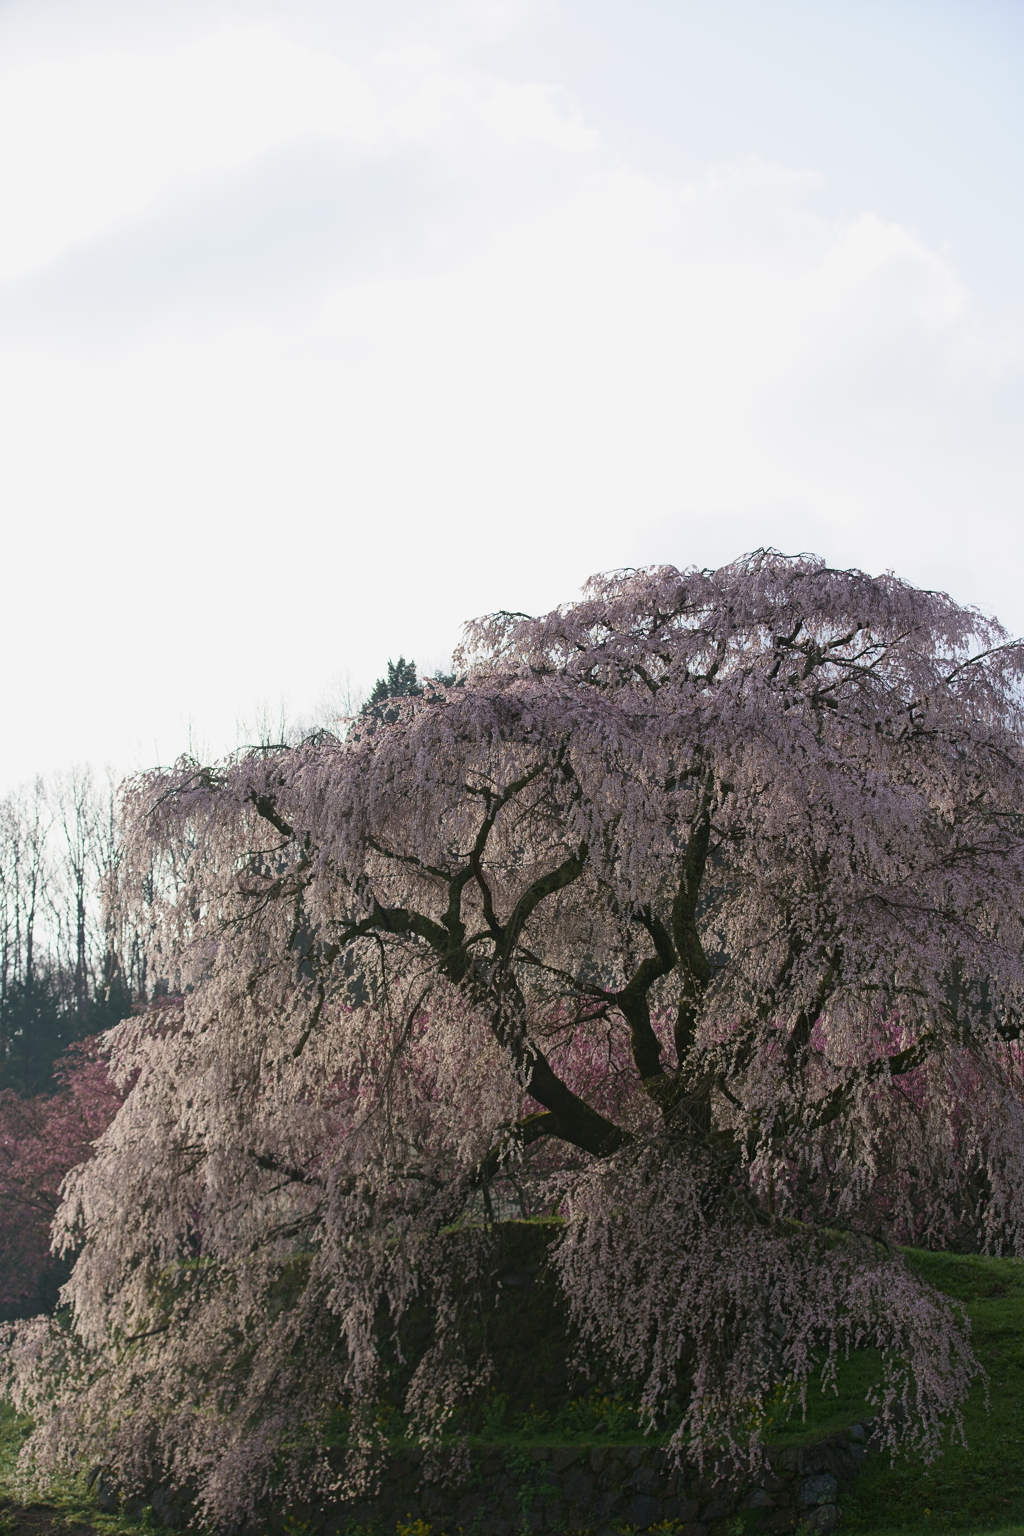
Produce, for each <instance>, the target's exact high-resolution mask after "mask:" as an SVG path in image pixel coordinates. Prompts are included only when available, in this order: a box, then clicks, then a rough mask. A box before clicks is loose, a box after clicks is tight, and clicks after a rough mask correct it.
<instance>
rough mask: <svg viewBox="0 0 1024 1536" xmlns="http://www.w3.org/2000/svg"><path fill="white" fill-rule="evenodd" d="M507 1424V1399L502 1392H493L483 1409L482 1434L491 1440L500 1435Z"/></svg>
mask: <svg viewBox="0 0 1024 1536" xmlns="http://www.w3.org/2000/svg"><path fill="white" fill-rule="evenodd" d="M507 1422H508V1398H507V1397H506V1396H505V1393H504V1392H495V1393H494V1394H493V1396H492V1397H491V1398H490V1400H489V1401H488V1402H486V1403H485V1404H484V1409H483V1433H484V1435H485V1436H486V1437H487V1438H488V1439H489V1440H493V1439H496V1438H497V1437H498V1435H500V1434H501V1432H502V1430H503V1429H505V1427H506V1425H507Z"/></svg>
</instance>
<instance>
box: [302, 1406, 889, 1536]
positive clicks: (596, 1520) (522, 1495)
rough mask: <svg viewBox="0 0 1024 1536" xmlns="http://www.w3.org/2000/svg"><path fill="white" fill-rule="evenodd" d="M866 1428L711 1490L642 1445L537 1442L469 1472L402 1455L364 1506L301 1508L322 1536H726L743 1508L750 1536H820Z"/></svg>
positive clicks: (780, 1455) (835, 1518)
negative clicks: (371, 1535) (753, 1528)
mask: <svg viewBox="0 0 1024 1536" xmlns="http://www.w3.org/2000/svg"><path fill="white" fill-rule="evenodd" d="M867 1439H868V1431H867V1430H866V1429H865V1427H864V1426H863V1425H860V1424H855V1425H853V1427H852V1428H851V1429H850V1430H848V1431H846V1432H845V1433H843V1434H839V1435H833V1436H831V1437H829V1438H828V1439H827V1440H822V1441H820V1442H819V1443H818V1444H816V1445H810V1446H801V1447H786V1448H782V1449H778V1450H773V1451H770V1452H769V1457H768V1460H769V1466H770V1470H769V1471H768V1472H767V1473H766V1474H765V1475H763V1476H762V1477H761V1478H760V1479H758V1481H757V1483H756V1485H755V1486H751V1483H750V1481H749V1479H748V1480H747V1482H746V1483H745V1484H735V1485H728V1484H722V1483H714V1482H712V1481H710V1480H709V1479H706V1478H701V1477H699V1476H697V1475H696V1474H694V1473H688V1472H683V1473H680V1472H678V1471H676V1470H674V1469H673V1467H672V1466H671V1464H670V1462H669V1459H668V1457H667V1456H666V1453H665V1452H664V1451H662V1450H648V1449H647V1448H646V1447H644V1446H636V1445H633V1446H614V1445H608V1446H598V1447H594V1448H591V1449H588V1448H586V1447H580V1446H564V1447H549V1446H536V1447H533V1448H531V1449H530V1450H529V1451H517V1450H511V1451H506V1450H503V1449H502V1448H500V1447H495V1448H494V1449H493V1450H490V1451H486V1452H484V1453H483V1455H482V1457H481V1458H480V1459H478V1460H476V1461H475V1464H474V1466H473V1469H472V1471H471V1473H470V1474H469V1476H468V1477H467V1476H466V1475H465V1474H463V1475H461V1476H459V1475H458V1474H456V1473H455V1472H454V1469H453V1470H452V1472H451V1473H450V1474H449V1475H448V1476H447V1477H446V1476H445V1475H444V1469H443V1468H441V1467H437V1468H435V1469H434V1480H428V1478H426V1477H425V1476H424V1473H425V1471H426V1469H425V1467H424V1466H423V1455H422V1452H415V1451H407V1452H405V1453H404V1454H403V1455H401V1456H398V1457H396V1458H395V1459H394V1460H393V1461H392V1462H391V1464H390V1466H389V1467H388V1468H387V1469H386V1471H385V1474H384V1478H383V1482H382V1484H381V1488H380V1492H379V1494H378V1496H377V1497H376V1498H374V1499H373V1500H367V1501H365V1502H362V1503H359V1504H356V1505H350V1506H348V1507H347V1508H345V1509H344V1510H334V1511H330V1512H328V1511H325V1510H319V1511H313V1510H310V1511H308V1512H303V1514H304V1516H306V1518H307V1524H308V1526H309V1528H311V1529H312V1530H314V1531H322V1532H323V1533H324V1536H347V1533H352V1536H355V1533H356V1532H358V1531H360V1530H362V1531H365V1532H369V1531H374V1532H386V1533H388V1536H390V1533H393V1532H394V1531H395V1530H396V1529H398V1528H399V1527H402V1526H405V1527H407V1528H408V1527H410V1526H415V1524H416V1522H417V1521H421V1522H423V1524H424V1525H426V1526H428V1527H429V1528H430V1530H431V1532H433V1533H436V1536H442V1533H446V1536H457V1533H458V1532H460V1531H461V1532H462V1533H463V1536H520V1533H522V1532H524V1531H528V1532H531V1533H536V1536H563V1533H564V1536H568V1533H578V1536H620V1533H621V1532H622V1531H623V1530H624V1529H629V1528H631V1529H632V1530H634V1531H648V1530H650V1529H651V1528H652V1527H660V1528H661V1529H664V1530H666V1531H677V1532H678V1533H679V1536H731V1533H730V1529H729V1528H730V1527H734V1524H735V1520H736V1517H737V1516H738V1515H739V1514H740V1513H741V1511H744V1510H763V1511H764V1514H763V1517H762V1519H761V1521H760V1522H759V1529H760V1530H763V1531H765V1532H766V1533H768V1532H781V1531H788V1530H793V1529H795V1528H797V1527H799V1529H800V1531H801V1532H806V1533H808V1536H810V1533H814V1536H828V1533H829V1532H831V1531H833V1530H835V1528H836V1526H837V1525H838V1524H839V1521H840V1519H841V1507H840V1503H839V1500H840V1498H841V1497H842V1496H843V1495H844V1494H847V1493H849V1492H851V1491H852V1488H853V1483H854V1479H855V1477H856V1474H857V1469H858V1466H859V1464H860V1461H861V1460H862V1459H863V1457H864V1455H865V1454H866V1442H867Z"/></svg>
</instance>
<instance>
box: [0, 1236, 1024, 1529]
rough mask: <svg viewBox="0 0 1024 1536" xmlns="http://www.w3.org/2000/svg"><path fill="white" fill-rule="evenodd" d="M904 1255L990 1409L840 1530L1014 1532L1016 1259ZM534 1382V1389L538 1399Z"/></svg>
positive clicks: (1021, 1507) (1023, 1361)
mask: <svg viewBox="0 0 1024 1536" xmlns="http://www.w3.org/2000/svg"><path fill="white" fill-rule="evenodd" d="M908 1256H909V1257H910V1259H911V1261H912V1262H913V1264H914V1265H915V1267H916V1268H917V1269H918V1270H919V1271H920V1272H921V1273H922V1274H923V1275H924V1277H925V1278H926V1279H928V1280H929V1281H931V1283H932V1284H934V1285H936V1286H937V1287H938V1288H939V1289H940V1290H942V1291H945V1292H946V1293H947V1294H948V1295H950V1296H953V1297H955V1298H956V1299H957V1300H958V1301H961V1302H963V1304H964V1305H965V1306H966V1309H967V1312H968V1314H969V1316H970V1318H971V1321H972V1324H973V1329H974V1334H973V1337H974V1346H975V1350H976V1352H977V1354H978V1356H979V1358H980V1360H981V1361H982V1363H983V1365H984V1366H985V1369H986V1371H987V1372H988V1393H989V1401H990V1411H986V1408H985V1401H984V1396H985V1394H984V1388H983V1387H982V1386H981V1385H978V1386H976V1389H975V1392H974V1395H973V1397H972V1399H971V1402H970V1403H969V1404H968V1406H967V1409H966V1411H965V1414H964V1428H965V1431H966V1435H967V1442H968V1443H967V1447H966V1448H965V1447H963V1446H962V1445H959V1444H955V1443H951V1444H950V1445H949V1446H948V1448H947V1449H946V1451H945V1452H944V1453H943V1455H942V1456H940V1457H939V1459H938V1460H937V1461H935V1462H933V1463H932V1464H931V1465H930V1466H927V1467H926V1466H923V1465H922V1464H921V1463H920V1461H905V1460H904V1461H898V1462H896V1464H895V1465H892V1464H890V1462H889V1460H888V1458H885V1457H877V1458H875V1459H874V1460H872V1461H869V1462H868V1464H867V1465H866V1466H865V1468H864V1469H863V1471H862V1473H861V1475H860V1478H859V1480H858V1488H857V1494H856V1497H855V1498H854V1499H849V1500H847V1501H846V1502H845V1505H844V1514H845V1526H844V1528H846V1529H848V1530H850V1532H851V1536H853V1533H854V1532H856V1533H857V1536H868V1533H870V1536H884V1533H887V1532H897V1531H898V1532H900V1533H901V1536H924V1533H926V1532H928V1533H931V1532H939V1531H950V1532H955V1533H957V1536H981V1533H984V1536H1024V1263H1019V1262H1017V1261H1014V1260H1012V1259H983V1258H975V1257H961V1256H956V1255H950V1254H935V1253H921V1252H916V1253H912V1254H910V1255H908ZM522 1306H523V1310H524V1312H526V1311H527V1310H529V1303H528V1301H527V1298H526V1296H524V1297H523V1302H522ZM520 1321H522V1320H520ZM540 1331H543V1329H542V1330H540ZM531 1353H532V1351H531ZM875 1372H876V1362H875V1360H874V1359H873V1358H872V1356H871V1354H870V1353H867V1352H865V1354H864V1355H862V1356H860V1357H858V1358H855V1359H852V1360H850V1361H849V1362H848V1363H847V1364H846V1365H845V1366H844V1368H843V1370H842V1371H841V1373H840V1380H839V1394H838V1396H835V1395H833V1394H832V1393H831V1392H829V1393H827V1394H815V1393H813V1392H812V1393H810V1394H809V1396H808V1413H807V1419H806V1421H805V1422H802V1423H801V1422H799V1421H797V1422H793V1421H791V1422H790V1423H789V1424H788V1425H786V1426H784V1427H783V1428H782V1429H781V1431H780V1432H779V1433H778V1434H777V1435H776V1436H774V1437H773V1438H774V1439H775V1440H776V1441H777V1442H780V1443H799V1442H805V1441H807V1440H814V1439H818V1438H820V1437H821V1436H823V1435H825V1434H828V1433H830V1432H831V1431H833V1430H836V1429H844V1428H846V1427H848V1426H849V1425H850V1424H852V1423H855V1422H857V1420H859V1419H864V1418H868V1417H870V1415H871V1409H870V1407H869V1406H868V1405H867V1404H866V1403H865V1400H864V1395H865V1392H866V1390H867V1389H868V1388H869V1386H870V1384H871V1381H872V1380H873V1379H874V1376H875ZM544 1385H545V1383H543V1382H542V1381H541V1380H538V1381H537V1382H536V1388H537V1391H538V1395H540V1394H542V1392H543V1387H544ZM532 1395H533V1394H532V1392H531V1396H532ZM538 1406H539V1405H538ZM595 1406H596V1405H595ZM577 1411H578V1414H579V1419H580V1422H579V1424H578V1426H577V1425H575V1424H573V1425H572V1426H570V1423H569V1422H566V1415H565V1413H564V1412H562V1413H557V1414H555V1413H551V1414H550V1415H545V1414H544V1413H543V1412H540V1413H538V1414H537V1419H536V1421H535V1422H534V1423H533V1424H531V1423H529V1420H528V1419H525V1416H524V1419H520V1417H519V1415H518V1414H516V1415H515V1418H516V1419H517V1420H518V1422H517V1423H516V1425H515V1429H517V1430H519V1433H516V1432H515V1429H513V1426H512V1424H511V1423H509V1422H508V1420H505V1422H500V1423H498V1422H494V1423H493V1428H492V1425H487V1426H486V1427H485V1426H484V1425H481V1426H480V1429H481V1430H484V1434H483V1435H481V1437H480V1439H492V1438H493V1440H499V1441H502V1442H507V1441H509V1440H518V1439H520V1438H522V1439H524V1440H529V1441H534V1442H536V1441H537V1440H538V1439H543V1438H547V1436H549V1435H551V1434H552V1432H554V1434H555V1437H556V1438H557V1439H558V1441H559V1443H562V1444H564V1443H566V1440H568V1439H572V1440H575V1439H578V1438H586V1439H588V1440H592V1438H593V1431H592V1429H591V1428H590V1422H589V1421H591V1420H592V1419H593V1418H595V1417H597V1414H596V1413H594V1408H593V1406H591V1405H590V1404H587V1405H583V1404H580V1405H579V1409H578V1410H577ZM614 1416H615V1415H614V1414H611V1415H608V1417H614ZM510 1417H511V1416H510ZM531 1417H532V1415H531ZM502 1418H503V1419H504V1415H502ZM545 1419H546V1420H547V1422H546V1423H545V1422H544V1421H545ZM524 1420H525V1421H524ZM556 1425H557V1427H556ZM624 1428H625V1418H623V1422H622V1424H621V1425H619V1424H609V1429H611V1430H612V1432H613V1434H614V1431H615V1430H617V1429H618V1430H620V1433H618V1434H614V1438H615V1439H616V1440H618V1441H621V1440H623V1439H624V1438H625V1436H624V1435H623V1434H622V1433H621V1430H622V1429H624ZM487 1429H492V1434H490V1435H489V1434H487V1432H486V1430H487ZM510 1430H512V1433H510ZM531 1430H532V1433H531V1432H530V1431H531ZM545 1430H546V1431H547V1435H545ZM524 1431H525V1433H524ZM573 1431H575V1432H573ZM588 1431H589V1433H588ZM23 1433H24V1425H23V1423H22V1422H20V1421H19V1420H17V1419H16V1418H15V1416H14V1415H13V1413H11V1411H10V1409H7V1408H4V1407H3V1406H2V1405H0V1536H2V1533H3V1531H4V1530H5V1529H6V1530H7V1531H9V1532H10V1531H14V1530H17V1529H20V1528H21V1527H20V1523H19V1522H18V1520H17V1517H16V1513H15V1510H14V1509H13V1508H12V1506H11V1505H10V1504H9V1503H7V1499H9V1498H10V1496H11V1493H12V1485H11V1474H12V1471H13V1463H14V1458H15V1457H16V1455H17V1451H18V1448H19V1447H20V1445H21V1441H22V1436H23ZM600 1438H603V1437H600ZM474 1439H475V1440H476V1439H477V1437H476V1436H474ZM477 1443H478V1444H479V1443H480V1441H479V1440H477ZM4 1496H6V1498H5V1497H4ZM50 1503H51V1504H52V1505H53V1506H54V1515H55V1517H56V1519H57V1523H58V1525H63V1526H64V1528H65V1529H66V1528H67V1526H68V1525H71V1526H74V1525H78V1526H79V1528H81V1523H82V1522H86V1523H88V1525H90V1526H91V1527H93V1529H95V1530H96V1531H98V1532H101V1533H103V1536H121V1533H125V1532H127V1531H134V1532H135V1533H136V1536H137V1533H138V1532H139V1527H138V1526H137V1525H136V1526H134V1527H133V1526H131V1525H130V1524H129V1523H127V1522H125V1521H123V1520H121V1519H119V1518H115V1517H112V1516H107V1515H103V1514H102V1513H101V1512H100V1511H99V1510H98V1509H97V1507H96V1505H95V1503H94V1501H93V1500H92V1499H91V1497H90V1496H89V1495H88V1494H87V1493H85V1492H84V1491H83V1490H82V1489H81V1487H77V1486H68V1487H66V1488H63V1489H58V1490H54V1492H53V1493H52V1494H51V1495H50ZM5 1504H6V1508H5V1507H4V1505H5ZM36 1525H37V1528H38V1519H37V1522H36Z"/></svg>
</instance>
